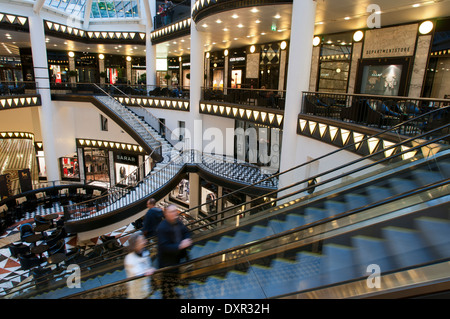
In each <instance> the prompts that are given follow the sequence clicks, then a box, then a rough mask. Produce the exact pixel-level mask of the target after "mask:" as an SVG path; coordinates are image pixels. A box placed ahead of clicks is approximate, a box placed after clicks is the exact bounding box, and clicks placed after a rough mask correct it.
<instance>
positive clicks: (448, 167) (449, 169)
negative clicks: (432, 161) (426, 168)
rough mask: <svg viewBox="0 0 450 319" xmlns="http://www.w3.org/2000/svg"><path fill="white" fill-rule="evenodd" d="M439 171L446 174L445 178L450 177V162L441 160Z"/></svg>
mask: <svg viewBox="0 0 450 319" xmlns="http://www.w3.org/2000/svg"><path fill="white" fill-rule="evenodd" d="M438 165H439V171H440V172H441V174H442V175H443V176H444V178H450V162H448V161H446V162H444V161H443V162H440V163H439V164H438Z"/></svg>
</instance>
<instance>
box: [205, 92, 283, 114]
mask: <svg viewBox="0 0 450 319" xmlns="http://www.w3.org/2000/svg"><path fill="white" fill-rule="evenodd" d="M285 96H286V91H284V90H267V89H243V88H220V89H217V88H210V87H203V88H202V96H201V99H202V100H204V101H215V102H227V103H233V104H243V105H248V106H260V107H265V108H271V109H277V110H284V107H285V103H286V100H285Z"/></svg>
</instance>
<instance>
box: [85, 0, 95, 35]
mask: <svg viewBox="0 0 450 319" xmlns="http://www.w3.org/2000/svg"><path fill="white" fill-rule="evenodd" d="M92 1H93V0H87V1H86V5H85V8H84V17H83V29H84V30H87V28H88V27H89V19H90V18H91V10H92Z"/></svg>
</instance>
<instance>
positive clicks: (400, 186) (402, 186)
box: [389, 177, 418, 195]
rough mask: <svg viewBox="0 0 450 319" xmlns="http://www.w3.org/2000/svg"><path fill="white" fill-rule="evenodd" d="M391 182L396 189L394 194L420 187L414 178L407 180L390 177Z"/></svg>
mask: <svg viewBox="0 0 450 319" xmlns="http://www.w3.org/2000/svg"><path fill="white" fill-rule="evenodd" d="M389 183H390V185H391V187H392V189H393V191H394V194H393V195H396V194H401V193H404V192H408V191H410V190H413V189H416V188H417V187H418V185H417V184H416V183H415V181H413V180H407V179H403V178H396V177H395V178H391V179H389Z"/></svg>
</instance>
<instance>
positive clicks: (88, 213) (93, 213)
mask: <svg viewBox="0 0 450 319" xmlns="http://www.w3.org/2000/svg"><path fill="white" fill-rule="evenodd" d="M182 165H183V157H182V155H178V156H176V157H174V158H172V161H171V162H170V163H167V164H166V165H164V166H163V167H162V168H161V169H159V170H158V171H153V172H151V173H150V174H149V175H147V176H145V177H143V178H141V179H140V180H135V181H133V183H132V185H129V186H126V187H125V188H122V187H114V188H112V189H111V191H110V192H109V193H108V194H107V195H104V196H100V197H97V198H96V199H93V200H89V201H86V202H82V203H77V204H73V205H67V206H64V216H65V219H66V221H77V220H83V219H87V218H92V217H97V216H101V215H103V214H106V213H109V212H112V211H114V210H116V209H119V208H122V207H126V206H128V205H131V204H133V203H135V202H136V201H139V200H142V199H143V198H146V197H148V196H149V195H150V194H152V193H153V192H154V191H156V190H158V189H159V188H161V187H163V186H164V185H165V184H166V183H168V182H169V181H170V179H171V178H173V177H174V176H175V175H177V174H178V172H179V171H180V169H181V167H182ZM143 170H144V168H143V165H141V166H139V167H138V168H137V169H136V170H135V172H137V171H141V172H143ZM130 175H137V174H134V173H131V174H130ZM130 175H129V176H130ZM140 176H143V175H140ZM127 179H129V177H127ZM119 183H120V184H122V183H123V181H119Z"/></svg>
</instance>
